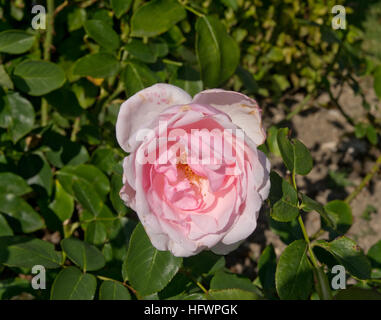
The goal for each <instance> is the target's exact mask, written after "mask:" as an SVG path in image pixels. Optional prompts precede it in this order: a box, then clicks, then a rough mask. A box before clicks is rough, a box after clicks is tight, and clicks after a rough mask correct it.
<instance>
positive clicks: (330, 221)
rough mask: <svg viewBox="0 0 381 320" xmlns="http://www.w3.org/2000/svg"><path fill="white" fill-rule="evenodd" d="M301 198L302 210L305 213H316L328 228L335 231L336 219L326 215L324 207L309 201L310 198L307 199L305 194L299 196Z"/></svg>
mask: <svg viewBox="0 0 381 320" xmlns="http://www.w3.org/2000/svg"><path fill="white" fill-rule="evenodd" d="M301 198H302V206H303V207H302V209H303V211H305V212H310V211H316V212H317V213H319V214H320V216H321V217H322V218H323V219H324V222H325V223H326V225H327V226H328V227H330V228H333V229H335V228H336V219H335V218H334V217H333V216H332V215H330V214H328V213H327V212H326V210H325V209H324V207H323V206H322V205H321V204H320V203H319V202H317V201H315V200H313V199H311V198H310V197H307V196H306V195H305V194H303V193H302V194H301Z"/></svg>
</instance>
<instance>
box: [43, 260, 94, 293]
mask: <svg viewBox="0 0 381 320" xmlns="http://www.w3.org/2000/svg"><path fill="white" fill-rule="evenodd" d="M96 288H97V280H96V278H95V277H94V276H93V275H92V274H89V273H86V274H84V273H82V272H81V271H80V270H79V269H78V268H76V267H68V268H66V269H63V270H62V271H61V272H60V273H59V274H58V275H57V277H56V278H55V280H54V282H53V285H52V289H51V295H50V299H51V300H93V299H94V295H95V290H96Z"/></svg>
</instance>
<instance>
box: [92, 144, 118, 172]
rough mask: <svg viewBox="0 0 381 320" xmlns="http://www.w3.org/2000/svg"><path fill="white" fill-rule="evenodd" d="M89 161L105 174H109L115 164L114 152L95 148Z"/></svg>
mask: <svg viewBox="0 0 381 320" xmlns="http://www.w3.org/2000/svg"><path fill="white" fill-rule="evenodd" d="M90 161H91V163H92V164H93V165H95V166H96V167H97V168H99V169H101V170H102V171H103V172H104V173H106V174H111V172H112V171H113V168H114V166H115V165H116V164H117V162H116V160H115V152H114V150H113V149H112V148H110V147H99V148H97V149H96V150H95V151H94V152H93V154H92V155H91V160H90Z"/></svg>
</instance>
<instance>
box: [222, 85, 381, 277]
mask: <svg viewBox="0 0 381 320" xmlns="http://www.w3.org/2000/svg"><path fill="white" fill-rule="evenodd" d="M360 83H361V87H362V88H363V90H364V93H365V96H366V99H367V101H368V103H369V104H370V105H371V107H372V109H371V110H372V113H373V114H374V115H376V113H378V115H377V117H378V118H379V117H380V113H381V103H380V101H379V100H378V99H377V97H376V96H375V93H374V91H373V84H372V80H371V79H364V80H362V81H361V82H360ZM338 90H339V89H338V88H337V89H334V92H335V93H338ZM301 100H302V97H295V101H296V103H295V102H294V103H295V106H296V105H297V104H298V101H301ZM338 101H339V104H340V105H341V106H342V109H343V110H344V111H345V113H347V114H348V115H349V116H350V117H352V118H353V119H355V120H356V122H357V121H358V120H361V119H362V118H364V116H365V112H364V109H363V107H362V99H361V97H360V96H356V95H355V94H354V93H353V91H352V89H351V88H349V87H345V86H344V88H343V90H342V92H341V95H340V98H339V100H338ZM262 107H263V109H264V124H265V126H266V127H267V128H268V127H269V126H271V125H272V124H276V123H278V122H279V121H281V120H282V119H284V118H285V114H284V113H282V111H279V109H280V108H269V110H267V109H266V107H265V106H262ZM290 107H291V108H294V105H290ZM305 109H306V110H305V111H302V112H301V113H299V114H297V115H295V116H294V117H293V118H292V120H291V121H290V122H289V123H288V124H287V125H288V126H290V128H291V129H292V131H293V134H294V135H295V136H296V137H297V138H298V139H300V140H301V141H302V142H303V143H304V144H305V145H306V146H307V147H308V148H309V149H310V150H311V154H312V156H313V159H314V163H315V165H314V168H313V170H312V171H311V172H310V173H309V174H308V175H307V176H305V177H301V176H299V177H297V185H298V188H299V189H300V191H301V192H303V193H305V194H307V195H308V196H310V197H312V198H314V199H315V200H318V201H320V202H321V203H322V204H325V203H326V202H327V201H330V200H334V199H342V200H343V199H345V197H346V196H348V195H349V194H350V193H351V192H352V191H353V190H354V188H355V187H356V186H357V185H358V184H359V183H360V182H361V180H362V179H363V178H364V176H365V175H366V174H367V173H368V172H369V171H370V169H371V168H372V166H373V164H374V163H375V160H376V158H377V157H378V156H379V155H380V153H381V151H380V148H378V149H377V147H372V146H371V144H370V143H368V142H367V141H366V139H357V138H356V137H355V135H354V128H353V126H351V125H350V124H349V123H348V121H347V120H346V119H345V117H344V116H343V115H342V114H341V113H340V112H339V111H338V110H337V109H336V108H335V107H332V104H331V103H330V99H329V96H328V94H322V95H321V96H320V97H319V98H318V99H316V100H315V101H313V102H312V103H310V104H309V106H308V107H307V108H305ZM378 146H380V143H379V144H378ZM270 160H271V164H272V169H273V170H276V171H278V172H279V173H280V174H282V175H283V176H284V175H285V174H286V170H285V168H284V166H283V164H282V163H281V160H280V159H279V158H277V157H272V158H271V159H270ZM330 171H332V172H341V173H346V176H345V177H346V179H347V180H348V182H350V184H349V185H346V186H337V184H333V182H332V181H333V180H332V179H331V178H330V175H329V172H330ZM380 177H381V172H380V171H379V172H378V173H377V174H376V175H375V176H374V178H373V180H372V181H371V183H370V184H369V185H368V186H367V187H365V188H364V189H363V190H362V191H361V193H360V194H358V196H357V197H356V198H355V199H354V200H353V201H352V202H351V208H352V214H353V224H352V227H351V228H350V229H349V231H348V232H347V234H346V235H347V236H348V237H350V238H352V239H354V240H356V241H358V243H359V245H360V247H361V248H363V249H364V251H365V252H366V251H367V250H368V249H369V248H370V246H372V245H373V244H374V243H375V242H377V241H378V240H380V239H381V209H380V207H381V179H380ZM368 205H372V206H373V207H374V208H375V209H376V212H372V213H370V214H368V215H367V216H365V214H364V210H365V209H366V208H367V206H368ZM266 210H267V212H268V209H263V210H262V212H261V214H260V218H259V221H258V226H257V229H256V230H255V231H254V233H253V234H252V235H251V236H250V237H249V238H248V239H247V240H246V241H245V242H244V243H243V244H242V245H241V246H240V247H239V248H238V249H237V250H236V251H234V252H232V253H231V254H229V255H228V256H227V257H226V259H227V266H228V267H229V268H230V270H231V271H233V272H235V273H242V274H245V275H246V276H249V277H250V278H252V279H253V278H254V277H255V275H256V266H257V262H258V259H259V256H260V253H261V252H262V250H263V249H264V248H265V246H266V245H269V244H273V246H274V248H275V252H276V254H277V256H278V258H279V255H280V254H281V253H282V251H283V249H284V248H285V247H286V245H285V244H284V243H283V242H282V241H281V240H280V239H279V237H278V236H277V235H276V234H275V233H274V232H273V231H271V230H270V228H269V225H268V217H267V215H268V213H266ZM303 218H304V220H305V223H306V228H307V232H308V234H309V235H312V234H314V233H315V232H316V231H317V230H318V229H319V228H320V218H319V215H318V214H317V213H315V212H311V213H306V214H303ZM320 238H327V234H323V235H322V236H321V237H320Z"/></svg>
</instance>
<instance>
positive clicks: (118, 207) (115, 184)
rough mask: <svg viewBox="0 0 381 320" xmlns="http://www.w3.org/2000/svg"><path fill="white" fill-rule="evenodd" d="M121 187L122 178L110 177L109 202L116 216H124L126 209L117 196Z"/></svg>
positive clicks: (114, 175) (119, 176) (118, 176)
mask: <svg viewBox="0 0 381 320" xmlns="http://www.w3.org/2000/svg"><path fill="white" fill-rule="evenodd" d="M122 187H123V182H122V176H121V175H116V174H113V175H112V177H111V191H110V201H111V203H112V206H113V207H114V209H115V211H116V212H117V213H118V215H125V214H126V213H127V207H126V205H125V204H124V202H123V200H122V199H121V198H120V196H119V192H120V190H121V189H122Z"/></svg>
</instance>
